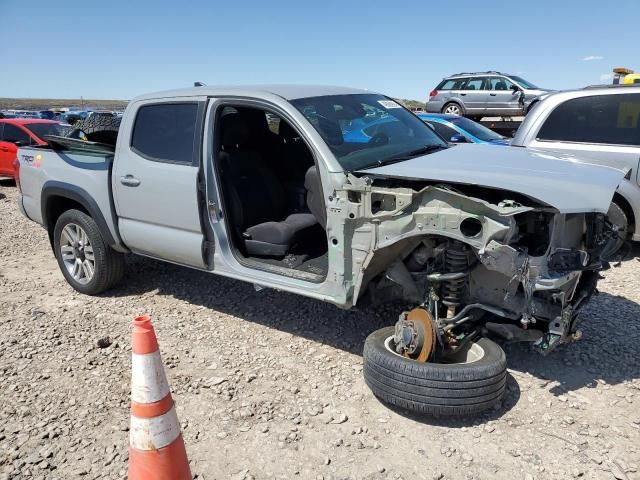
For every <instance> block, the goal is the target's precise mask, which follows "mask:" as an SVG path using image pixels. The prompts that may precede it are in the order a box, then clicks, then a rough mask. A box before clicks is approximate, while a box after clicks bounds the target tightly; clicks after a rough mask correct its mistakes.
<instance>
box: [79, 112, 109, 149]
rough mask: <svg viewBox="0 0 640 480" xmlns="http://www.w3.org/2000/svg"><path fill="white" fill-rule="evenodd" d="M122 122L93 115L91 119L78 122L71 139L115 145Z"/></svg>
mask: <svg viewBox="0 0 640 480" xmlns="http://www.w3.org/2000/svg"><path fill="white" fill-rule="evenodd" d="M120 121H121V118H119V117H111V116H108V115H91V116H90V117H89V118H85V119H84V120H80V121H78V122H76V123H75V124H74V125H73V130H72V131H71V133H70V134H69V137H71V138H79V139H81V140H88V141H90V142H98V143H105V144H107V145H115V144H116V140H117V138H118V130H119V129H120Z"/></svg>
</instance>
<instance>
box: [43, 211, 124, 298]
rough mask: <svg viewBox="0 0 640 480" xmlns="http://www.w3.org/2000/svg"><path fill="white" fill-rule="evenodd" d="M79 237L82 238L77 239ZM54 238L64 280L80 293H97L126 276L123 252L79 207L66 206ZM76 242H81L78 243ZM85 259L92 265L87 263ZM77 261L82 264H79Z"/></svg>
mask: <svg viewBox="0 0 640 480" xmlns="http://www.w3.org/2000/svg"><path fill="white" fill-rule="evenodd" d="M76 239H80V241H77V242H76V241H74V240H76ZM83 239H84V240H83ZM53 242H54V245H53V248H54V252H55V255H56V259H57V260H58V266H59V267H60V270H61V271H62V274H63V275H64V278H65V280H66V281H67V283H69V285H71V286H72V287H73V288H74V289H75V290H77V291H78V292H80V293H84V294H86V295H97V294H99V293H101V292H103V291H105V290H107V289H109V288H111V287H113V286H114V285H115V284H116V283H118V282H119V281H120V280H121V279H122V277H123V276H124V268H125V264H124V255H123V254H122V253H120V252H116V251H115V250H113V249H112V248H111V247H110V246H109V245H107V243H106V242H105V241H104V238H103V237H102V234H101V233H100V229H99V228H98V225H97V224H96V222H95V220H93V218H91V217H90V216H89V215H87V214H86V213H84V212H81V211H80V210H67V211H66V212H64V213H63V214H62V215H60V217H59V218H58V220H57V221H56V225H55V228H54V231H53ZM77 244H79V246H75V245H77ZM89 248H90V249H91V253H89ZM85 260H86V261H88V263H89V264H91V266H89V265H88V264H84V261H85ZM76 263H78V264H79V265H81V267H79V268H78V267H76V266H75V264H76ZM89 273H91V274H90V275H89Z"/></svg>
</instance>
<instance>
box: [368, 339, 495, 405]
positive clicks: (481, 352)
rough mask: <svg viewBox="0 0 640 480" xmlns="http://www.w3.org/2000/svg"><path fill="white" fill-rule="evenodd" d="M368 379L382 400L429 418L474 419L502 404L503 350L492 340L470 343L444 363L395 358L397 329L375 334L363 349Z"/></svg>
mask: <svg viewBox="0 0 640 480" xmlns="http://www.w3.org/2000/svg"><path fill="white" fill-rule="evenodd" d="M363 357H364V358H363V360H364V379H365V382H366V383H367V385H368V386H369V388H370V389H371V391H372V392H373V394H374V395H375V396H376V397H378V398H379V399H380V400H382V401H384V402H386V403H389V404H391V405H395V406H398V407H401V408H406V409H407V410H411V411H414V412H418V413H423V414H429V415H458V416H462V415H473V414H476V413H478V412H482V411H483V410H487V409H489V408H491V407H493V406H495V405H496V404H498V403H500V402H501V400H502V398H503V396H504V392H505V388H506V380H507V361H506V357H505V354H504V351H503V350H502V348H500V347H499V346H498V345H496V344H495V343H494V342H492V341H491V340H489V339H487V338H480V339H479V340H477V341H471V342H469V343H468V344H467V345H465V346H464V347H463V349H462V350H460V351H458V352H456V353H455V354H450V355H449V356H448V357H444V358H441V359H440V360H439V362H441V363H432V362H419V361H416V360H412V359H410V358H407V357H403V356H402V355H400V354H398V353H396V351H395V344H394V327H387V328H383V329H380V330H377V331H375V332H373V333H372V334H371V335H369V337H368V338H367V340H366V342H365V344H364V355H363Z"/></svg>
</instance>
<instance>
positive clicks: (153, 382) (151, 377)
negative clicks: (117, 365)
mask: <svg viewBox="0 0 640 480" xmlns="http://www.w3.org/2000/svg"><path fill="white" fill-rule="evenodd" d="M131 371H132V373H131V399H132V400H133V401H134V402H138V403H153V402H157V401H159V400H162V399H163V398H164V397H166V396H167V395H168V394H169V383H168V382H167V376H166V375H165V373H164V368H163V366H162V359H161V358H160V352H159V351H157V350H156V351H155V352H153V353H147V354H144V355H140V354H137V353H134V354H133V355H132V356H131Z"/></svg>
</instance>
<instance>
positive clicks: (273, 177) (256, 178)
mask: <svg viewBox="0 0 640 480" xmlns="http://www.w3.org/2000/svg"><path fill="white" fill-rule="evenodd" d="M216 125H217V130H216V139H217V140H216V150H217V156H216V161H217V165H216V167H217V169H216V170H217V172H218V180H219V185H220V190H221V196H222V211H223V217H224V218H225V220H226V225H227V230H228V232H229V236H230V239H231V241H232V243H233V247H234V249H235V252H236V253H237V254H239V256H240V257H241V258H240V260H241V261H242V260H243V259H245V260H251V261H252V263H253V262H256V261H257V262H260V263H261V264H264V265H270V266H273V267H276V268H286V269H289V270H298V271H301V272H305V273H307V274H313V275H314V276H318V280H322V279H324V277H325V276H326V272H327V265H328V257H327V235H326V232H325V226H326V209H325V205H324V198H323V194H322V186H321V184H320V175H319V173H318V170H317V167H316V165H315V162H314V158H313V155H312V153H311V150H310V148H309V147H308V146H307V144H306V142H305V141H304V140H303V139H302V138H301V137H300V135H299V134H298V133H297V132H296V130H295V129H294V128H293V127H292V126H291V125H290V124H289V123H288V122H287V121H286V120H284V119H283V118H280V117H279V116H277V115H275V114H272V113H270V112H266V111H264V110H261V109H259V108H252V107H240V106H238V107H236V106H225V107H223V108H222V109H221V110H219V111H218V116H217V121H216Z"/></svg>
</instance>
